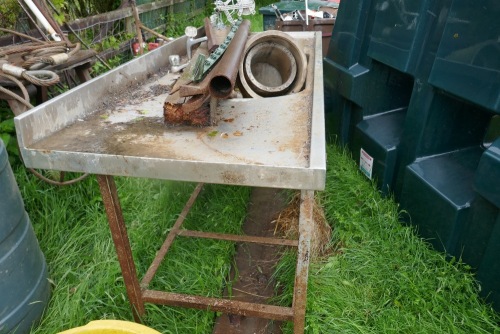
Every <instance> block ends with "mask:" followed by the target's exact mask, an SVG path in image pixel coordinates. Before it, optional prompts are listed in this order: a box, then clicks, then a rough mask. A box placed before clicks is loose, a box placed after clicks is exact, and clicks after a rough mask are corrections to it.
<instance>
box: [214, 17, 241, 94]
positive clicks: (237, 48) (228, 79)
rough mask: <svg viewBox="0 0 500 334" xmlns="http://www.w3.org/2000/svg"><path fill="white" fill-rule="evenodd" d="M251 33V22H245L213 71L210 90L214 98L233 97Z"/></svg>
mask: <svg viewBox="0 0 500 334" xmlns="http://www.w3.org/2000/svg"><path fill="white" fill-rule="evenodd" d="M249 31H250V21H248V20H243V22H241V24H240V26H239V27H238V30H237V31H236V33H235V35H234V37H233V39H232V40H231V43H229V46H228V47H227V49H226V51H225V52H224V55H223V56H222V58H221V59H220V60H219V62H218V63H217V65H216V66H215V67H214V69H213V70H212V75H211V76H210V83H209V87H208V90H209V92H210V95H212V96H213V97H217V98H220V99H225V98H228V97H229V96H230V95H231V93H232V91H233V89H234V85H235V82H236V76H237V74H238V68H239V66H240V63H241V60H242V58H243V53H244V51H245V45H246V42H247V38H248V33H249Z"/></svg>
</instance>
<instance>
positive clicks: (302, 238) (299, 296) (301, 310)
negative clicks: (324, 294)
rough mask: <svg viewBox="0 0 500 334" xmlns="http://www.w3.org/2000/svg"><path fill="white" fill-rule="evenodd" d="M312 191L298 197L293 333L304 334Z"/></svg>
mask: <svg viewBox="0 0 500 334" xmlns="http://www.w3.org/2000/svg"><path fill="white" fill-rule="evenodd" d="M313 205H314V191H312V190H302V192H301V196H300V217H299V246H298V252H297V269H296V271H295V287H294V291H293V305H292V308H293V332H294V334H302V333H304V326H305V317H306V304H307V279H308V271H309V252H310V250H311V235H312V230H313V221H312V220H313Z"/></svg>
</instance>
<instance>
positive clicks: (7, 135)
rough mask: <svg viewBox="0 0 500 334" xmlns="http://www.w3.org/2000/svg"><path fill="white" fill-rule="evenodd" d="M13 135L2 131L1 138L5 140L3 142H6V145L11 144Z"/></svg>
mask: <svg viewBox="0 0 500 334" xmlns="http://www.w3.org/2000/svg"><path fill="white" fill-rule="evenodd" d="M11 137H12V136H11V135H9V134H8V133H0V139H2V140H3V143H4V144H5V146H7V145H9V142H10V138H11Z"/></svg>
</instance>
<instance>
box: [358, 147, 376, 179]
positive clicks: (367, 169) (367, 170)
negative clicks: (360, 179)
mask: <svg viewBox="0 0 500 334" xmlns="http://www.w3.org/2000/svg"><path fill="white" fill-rule="evenodd" d="M359 169H361V171H362V172H363V174H365V175H366V177H367V178H369V179H370V180H371V179H372V171H373V157H371V156H370V155H369V154H368V153H366V151H365V150H363V149H361V153H360V155H359Z"/></svg>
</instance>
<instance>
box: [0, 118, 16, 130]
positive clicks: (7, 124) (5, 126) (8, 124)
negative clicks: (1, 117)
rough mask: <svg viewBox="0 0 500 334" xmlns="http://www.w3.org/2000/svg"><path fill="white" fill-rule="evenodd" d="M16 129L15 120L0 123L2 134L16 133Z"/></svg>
mask: <svg viewBox="0 0 500 334" xmlns="http://www.w3.org/2000/svg"><path fill="white" fill-rule="evenodd" d="M15 129H16V127H15V125H14V119H13V118H10V119H6V120H5V121H3V122H1V123H0V132H14V131H15Z"/></svg>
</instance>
